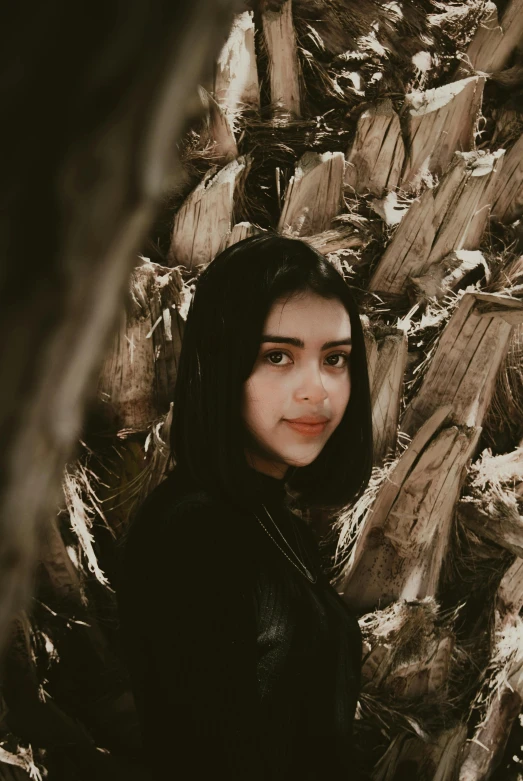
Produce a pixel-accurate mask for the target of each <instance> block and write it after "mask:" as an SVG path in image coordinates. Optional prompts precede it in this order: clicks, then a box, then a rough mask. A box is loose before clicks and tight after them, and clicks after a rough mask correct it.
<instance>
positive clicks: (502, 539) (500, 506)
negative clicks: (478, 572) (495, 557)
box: [458, 448, 523, 556]
mask: <svg viewBox="0 0 523 781" xmlns="http://www.w3.org/2000/svg"><path fill="white" fill-rule="evenodd" d="M468 482H469V491H468V492H467V494H466V495H465V496H464V497H463V498H462V500H461V501H460V503H459V508H458V511H459V517H460V520H461V522H462V523H464V524H465V525H466V526H468V527H469V528H470V529H472V530H473V531H474V532H475V533H476V534H478V535H480V536H481V537H486V538H487V539H489V540H491V541H492V542H495V543H496V544H497V545H502V546H503V547H504V548H506V549H507V550H508V551H510V552H511V553H512V554H514V555H516V556H523V450H522V449H521V448H517V449H516V450H514V451H512V452H511V453H506V454H503V455H498V456H493V455H492V454H491V453H490V452H489V451H485V452H484V453H483V454H482V456H481V458H480V459H479V460H478V461H477V462H475V464H474V465H473V468H472V469H471V471H470V473H469V476H468Z"/></svg>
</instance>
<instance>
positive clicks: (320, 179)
mask: <svg viewBox="0 0 523 781" xmlns="http://www.w3.org/2000/svg"><path fill="white" fill-rule="evenodd" d="M344 167H345V160H344V157H343V154H342V153H341V152H324V153H323V154H321V155H318V154H315V153H314V152H307V153H306V154H305V155H304V156H303V157H302V158H301V160H300V161H299V163H298V164H297V165H296V169H295V172H294V176H293V177H292V178H291V180H290V182H289V185H288V187H287V189H286V191H285V197H284V203H283V208H282V212H281V217H280V221H279V224H278V230H280V231H282V232H284V233H292V235H294V236H297V237H298V236H299V237H300V238H301V237H304V236H312V235H314V234H316V233H321V232H322V231H325V230H327V229H328V228H330V225H331V222H332V220H333V219H334V217H336V216H337V215H338V214H339V213H340V211H341V207H342V202H343V175H344Z"/></svg>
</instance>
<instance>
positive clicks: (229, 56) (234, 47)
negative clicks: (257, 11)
mask: <svg viewBox="0 0 523 781" xmlns="http://www.w3.org/2000/svg"><path fill="white" fill-rule="evenodd" d="M252 17H253V14H252V12H250V11H245V12H244V13H242V14H238V15H237V16H236V17H235V20H234V22H233V25H232V28H231V32H230V33H229V37H228V39H227V42H226V43H225V44H224V46H223V48H222V50H221V52H220V54H219V56H218V59H217V61H216V66H215V71H214V98H215V100H216V101H217V102H218V104H219V105H220V106H221V108H222V109H223V111H224V113H225V115H226V116H228V117H230V118H231V119H232V121H233V123H234V121H235V120H236V117H237V116H238V114H239V113H240V112H241V111H242V110H243V109H244V108H245V107H250V108H258V107H259V105H260V87H259V83H258V69H257V67H256V53H255V50H254V22H253V18H252Z"/></svg>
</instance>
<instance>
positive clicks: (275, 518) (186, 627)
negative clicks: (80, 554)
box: [118, 234, 372, 781]
mask: <svg viewBox="0 0 523 781" xmlns="http://www.w3.org/2000/svg"><path fill="white" fill-rule="evenodd" d="M171 436H172V439H171V450H172V454H173V456H174V459H175V461H176V466H175V468H174V470H173V471H172V472H171V473H170V474H169V475H168V477H167V478H166V479H165V480H164V481H163V482H162V483H161V484H160V485H159V486H158V487H157V488H156V489H155V490H154V491H153V492H152V493H151V494H150V495H149V497H148V498H147V499H146V501H145V502H144V503H143V504H142V506H141V508H140V510H139V512H138V514H137V517H136V519H135V521H134V523H133V524H132V526H131V529H130V531H129V534H128V538H127V541H126V547H125V556H124V562H123V568H122V581H121V584H120V586H119V594H118V597H119V604H120V614H121V624H122V630H123V637H124V643H125V648H126V650H127V653H128V663H129V669H130V672H131V677H132V683H133V689H134V693H135V698H136V704H137V708H138V712H139V716H140V720H141V725H142V730H143V736H144V743H145V749H146V755H147V757H148V759H149V760H150V763H151V767H152V769H153V777H154V779H163V780H167V779H171V778H172V779H178V778H179V779H184V781H185V779H193V780H194V781H200V780H201V781H203V779H206V781H208V780H209V779H211V778H214V777H216V776H219V777H223V778H226V779H228V781H284V780H285V781H289V780H291V779H295V778H296V779H302V781H306V780H308V781H319V780H320V779H335V778H341V777H344V778H347V779H348V778H354V776H353V775H352V773H353V762H354V757H353V749H352V744H351V735H352V722H353V718H354V712H355V707H356V701H357V697H358V693H359V686H360V667H361V635H360V632H359V627H358V623H357V620H356V618H355V617H354V616H353V615H352V614H351V613H350V611H349V610H348V608H347V607H346V605H345V603H344V602H343V600H342V599H341V597H340V596H339V595H338V594H337V593H336V591H335V589H334V588H333V587H332V586H331V585H330V583H329V581H328V579H327V577H326V576H325V574H324V573H323V572H322V568H321V561H320V555H319V550H318V545H317V542H316V539H315V537H314V535H313V534H312V532H311V530H310V528H309V527H308V525H307V523H306V521H305V520H304V517H303V513H302V512H300V510H307V509H313V508H323V509H330V510H337V509H340V508H342V507H345V506H346V505H348V504H350V503H351V502H352V501H353V500H354V499H355V498H356V497H357V496H359V495H361V493H362V491H363V490H364V489H365V487H366V485H367V483H368V480H369V476H370V470H371V464H372V435H371V413H370V394H369V382H368V374H367V365H366V358H365V347H364V341H363V334H362V329H361V324H360V320H359V316H358V311H357V307H356V305H355V303H354V300H353V297H352V295H351V292H350V290H349V288H348V286H347V284H346V283H345V281H344V279H343V277H342V276H341V275H340V274H339V273H338V272H337V271H336V269H335V268H334V267H333V266H332V265H331V264H330V263H329V262H328V261H326V260H325V259H324V258H323V257H322V256H321V255H320V254H319V253H318V252H316V251H315V250H314V249H312V248H311V247H310V246H309V245H307V244H305V243H304V242H302V241H299V240H295V239H287V238H282V237H279V236H275V235H270V234H264V235H261V236H255V237H252V238H249V239H246V240H244V241H241V242H239V243H238V244H235V245H233V246H232V247H230V248H228V249H227V250H225V251H224V252H222V253H221V254H220V255H218V256H217V257H216V259H215V260H214V261H213V262H212V263H210V264H209V266H207V268H206V269H205V270H204V271H203V273H202V274H201V276H200V277H199V279H198V282H197V284H196V291H195V294H194V298H193V300H192V303H191V307H190V309H189V313H188V317H187V322H186V328H185V334H184V340H183V348H182V353H181V356H180V363H179V367H178V375H177V381H176V387H175V392H174V420H173V426H172V435H171ZM291 508H293V509H294V510H297V511H298V512H297V513H296V512H294V511H293V509H291Z"/></svg>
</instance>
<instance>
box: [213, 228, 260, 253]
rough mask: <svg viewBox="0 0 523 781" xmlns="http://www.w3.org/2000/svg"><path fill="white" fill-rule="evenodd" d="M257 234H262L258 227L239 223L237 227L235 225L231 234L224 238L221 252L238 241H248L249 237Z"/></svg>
mask: <svg viewBox="0 0 523 781" xmlns="http://www.w3.org/2000/svg"><path fill="white" fill-rule="evenodd" d="M257 233H260V228H258V227H257V226H256V225H252V224H251V223H250V222H237V223H236V225H233V227H232V230H231V231H230V233H228V234H227V235H226V236H224V237H223V239H222V243H221V245H220V252H221V250H224V249H225V248H226V247H230V246H231V245H232V244H236V243H237V242H238V241H243V239H248V238H249V236H255V235H256V234H257Z"/></svg>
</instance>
